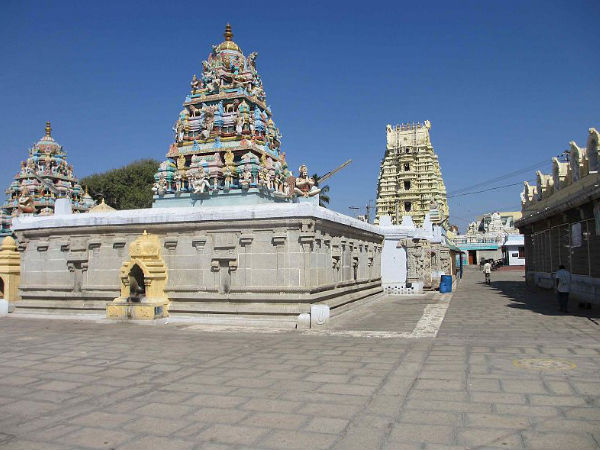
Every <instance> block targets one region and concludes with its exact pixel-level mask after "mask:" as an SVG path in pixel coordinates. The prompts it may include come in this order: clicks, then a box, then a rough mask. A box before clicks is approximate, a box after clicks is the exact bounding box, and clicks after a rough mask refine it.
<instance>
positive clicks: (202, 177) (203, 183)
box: [192, 166, 210, 194]
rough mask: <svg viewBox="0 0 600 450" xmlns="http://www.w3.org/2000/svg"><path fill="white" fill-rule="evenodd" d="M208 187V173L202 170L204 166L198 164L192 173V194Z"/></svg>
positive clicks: (199, 192)
mask: <svg viewBox="0 0 600 450" xmlns="http://www.w3.org/2000/svg"><path fill="white" fill-rule="evenodd" d="M208 189H210V182H209V181H208V174H207V173H206V171H205V170H204V167H202V166H199V167H198V168H197V169H196V170H195V171H194V173H193V175H192V190H193V191H194V194H202V193H204V192H205V191H207V190H208Z"/></svg>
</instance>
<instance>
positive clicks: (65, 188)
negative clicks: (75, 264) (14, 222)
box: [2, 122, 95, 234]
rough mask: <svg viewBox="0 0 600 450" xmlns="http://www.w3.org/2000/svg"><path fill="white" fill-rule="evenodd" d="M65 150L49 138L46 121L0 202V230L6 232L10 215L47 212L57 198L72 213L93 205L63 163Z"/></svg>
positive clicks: (70, 168)
mask: <svg viewBox="0 0 600 450" xmlns="http://www.w3.org/2000/svg"><path fill="white" fill-rule="evenodd" d="M66 157H67V153H66V152H65V151H64V150H63V148H62V146H61V145H60V144H59V143H58V142H56V141H55V140H54V138H53V137H52V127H51V126H50V122H46V133H45V135H44V136H43V137H42V138H41V139H40V140H39V141H38V142H37V143H36V144H35V145H34V146H33V147H32V148H31V149H30V150H29V157H28V158H27V160H25V161H22V162H21V168H20V170H19V172H18V173H17V174H16V175H15V177H14V179H13V181H12V183H11V184H10V185H9V187H8V189H6V200H5V202H4V204H3V205H2V213H3V217H2V233H5V234H7V233H8V232H9V228H10V221H11V218H12V217H15V216H18V215H21V214H34V215H42V216H44V215H51V214H53V213H54V205H55V202H56V200H57V199H58V198H67V199H69V200H70V202H71V207H72V209H73V211H74V212H87V211H88V210H89V209H90V208H91V207H92V206H94V205H95V202H94V200H93V199H92V197H91V196H90V195H89V194H88V193H87V192H86V191H84V190H83V189H82V187H81V185H80V184H79V182H78V180H77V178H76V177H75V175H74V174H73V166H72V165H70V164H68V163H67V159H66Z"/></svg>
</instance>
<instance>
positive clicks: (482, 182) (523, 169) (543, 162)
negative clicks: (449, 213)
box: [448, 159, 549, 196]
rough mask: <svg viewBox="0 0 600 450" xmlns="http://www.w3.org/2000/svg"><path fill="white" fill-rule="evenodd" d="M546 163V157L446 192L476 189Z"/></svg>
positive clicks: (450, 193)
mask: <svg viewBox="0 0 600 450" xmlns="http://www.w3.org/2000/svg"><path fill="white" fill-rule="evenodd" d="M548 164H549V161H548V159H544V160H543V161H540V162H537V163H535V164H531V165H529V166H527V167H523V168H521V169H518V170H515V171H512V172H508V173H506V174H504V175H499V176H496V177H494V178H490V179H489V180H485V181H481V182H479V183H476V184H472V185H470V186H465V187H463V188H460V189H457V190H455V191H451V192H449V193H448V194H449V196H455V195H456V194H460V193H462V192H464V191H468V190H469V189H476V188H478V187H481V186H485V185H488V184H493V183H496V182H498V181H502V180H505V179H506V178H511V177H514V176H516V175H520V174H521V173H524V172H528V171H530V170H533V169H536V168H539V167H540V166H542V167H546V166H547V165H548Z"/></svg>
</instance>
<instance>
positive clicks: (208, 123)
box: [200, 105, 216, 139]
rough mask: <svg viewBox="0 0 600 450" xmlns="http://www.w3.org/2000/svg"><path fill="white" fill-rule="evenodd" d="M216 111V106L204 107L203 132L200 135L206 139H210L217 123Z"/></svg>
mask: <svg viewBox="0 0 600 450" xmlns="http://www.w3.org/2000/svg"><path fill="white" fill-rule="evenodd" d="M215 111H216V108H215V107H214V106H208V105H204V106H203V107H202V118H203V120H202V128H203V129H202V133H200V135H201V136H202V138H204V139H208V138H209V137H210V133H211V132H212V130H213V128H214V125H215Z"/></svg>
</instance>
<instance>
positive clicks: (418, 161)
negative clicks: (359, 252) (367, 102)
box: [375, 120, 449, 228]
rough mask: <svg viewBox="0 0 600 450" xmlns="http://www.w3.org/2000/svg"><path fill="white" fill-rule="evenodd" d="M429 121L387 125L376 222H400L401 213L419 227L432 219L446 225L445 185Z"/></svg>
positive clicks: (447, 214) (378, 182) (446, 201)
mask: <svg viewBox="0 0 600 450" xmlns="http://www.w3.org/2000/svg"><path fill="white" fill-rule="evenodd" d="M430 128H431V123H430V122H429V121H428V120H426V121H425V122H424V123H422V124H421V123H416V124H415V123H412V124H409V123H406V124H404V123H403V124H401V125H396V126H395V127H392V126H391V125H388V126H387V146H386V151H385V155H384V158H383V161H382V162H381V168H380V171H379V179H378V181H377V210H376V213H375V223H379V218H380V217H381V216H390V217H391V218H392V224H393V225H399V224H400V223H401V222H402V217H403V216H412V219H413V222H414V223H415V225H417V226H422V225H423V222H424V221H425V216H426V215H427V214H429V216H430V219H431V222H432V223H434V224H437V225H442V226H444V227H446V228H447V227H448V216H449V212H448V200H447V197H446V186H445V185H444V180H443V178H442V171H441V169H440V163H439V161H438V157H437V155H436V154H435V152H434V151H433V145H431V140H430V137H429V129H430Z"/></svg>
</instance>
